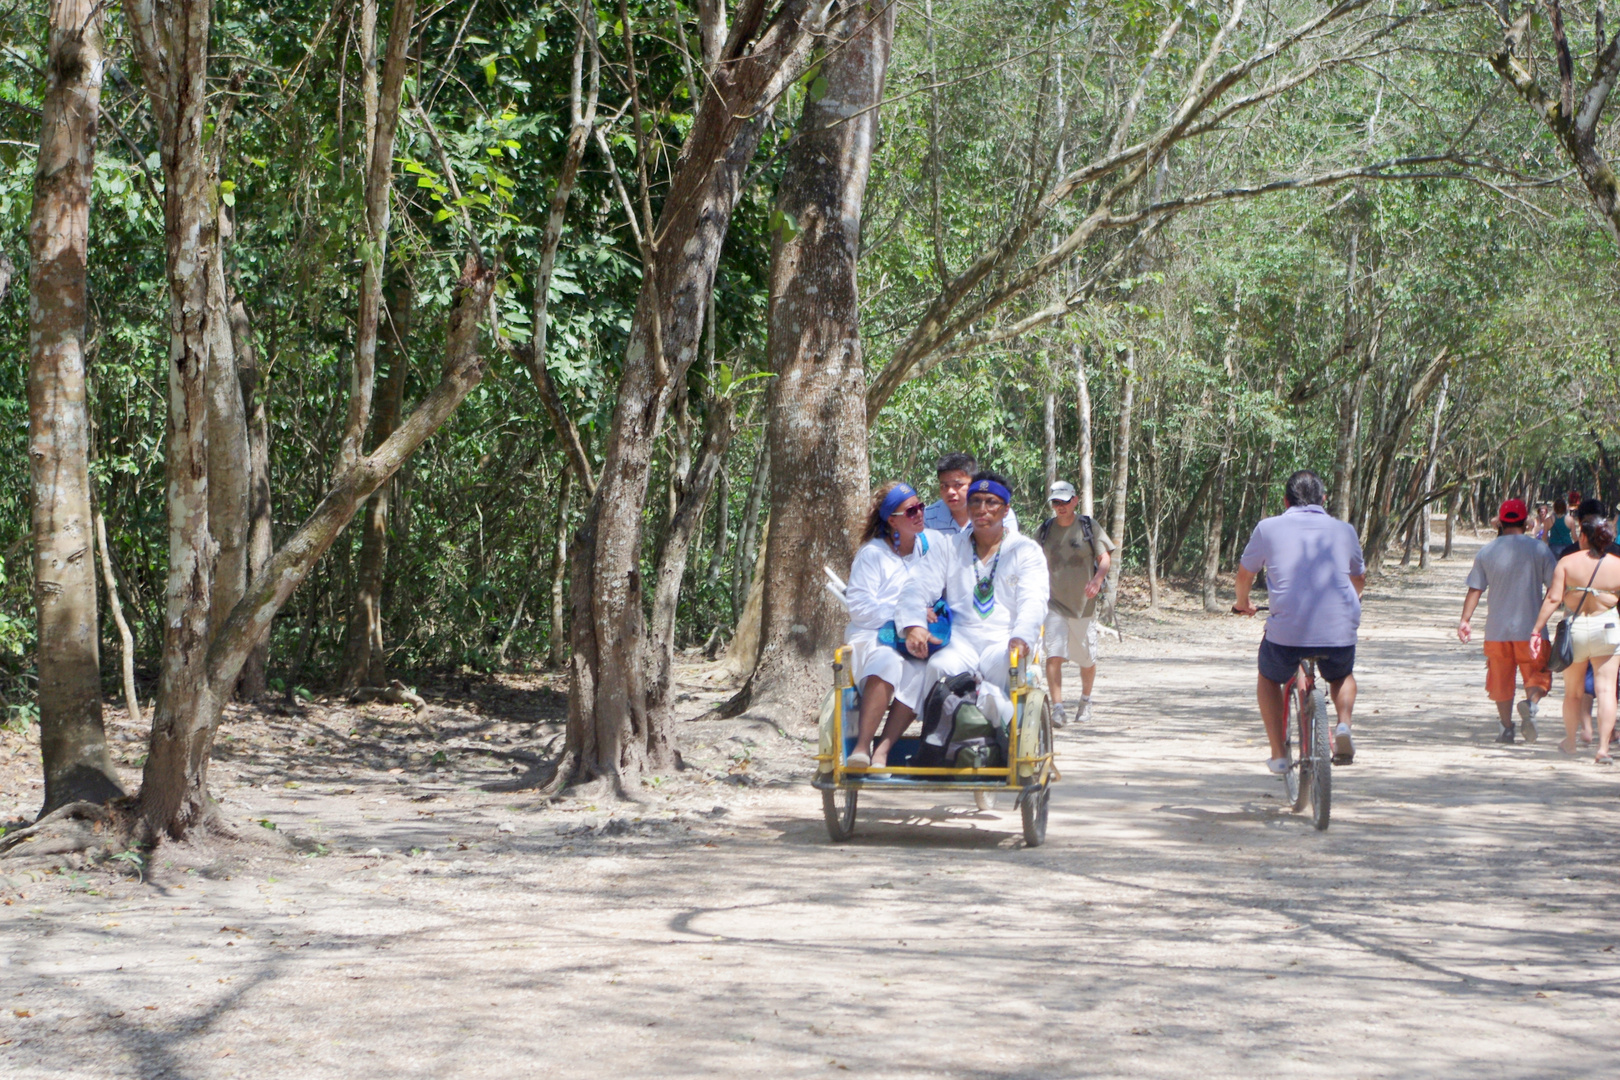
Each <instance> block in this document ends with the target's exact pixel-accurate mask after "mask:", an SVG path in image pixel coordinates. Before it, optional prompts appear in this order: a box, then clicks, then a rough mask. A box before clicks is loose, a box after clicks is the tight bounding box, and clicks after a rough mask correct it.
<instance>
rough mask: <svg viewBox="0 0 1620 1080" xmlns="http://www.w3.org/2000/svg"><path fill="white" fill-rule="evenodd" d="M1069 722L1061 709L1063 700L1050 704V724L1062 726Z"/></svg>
mask: <svg viewBox="0 0 1620 1080" xmlns="http://www.w3.org/2000/svg"><path fill="white" fill-rule="evenodd" d="M1068 722H1069V717H1068V714H1067V713H1065V712H1064V711H1063V702H1061V701H1060V702H1058V703H1057V704H1055V705H1053V706H1052V726H1053V727H1062V726H1063V725H1064V724H1067V723H1068Z"/></svg>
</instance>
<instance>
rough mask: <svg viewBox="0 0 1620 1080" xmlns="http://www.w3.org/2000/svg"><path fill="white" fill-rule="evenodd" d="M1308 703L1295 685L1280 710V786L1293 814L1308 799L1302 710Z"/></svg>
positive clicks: (1303, 712) (1304, 695)
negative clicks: (1282, 769) (1282, 712)
mask: <svg viewBox="0 0 1620 1080" xmlns="http://www.w3.org/2000/svg"><path fill="white" fill-rule="evenodd" d="M1309 701H1310V698H1309V697H1308V696H1307V695H1306V694H1304V693H1303V692H1301V690H1300V688H1299V685H1298V684H1297V683H1296V684H1295V685H1294V688H1293V691H1292V692H1291V693H1289V694H1288V695H1286V696H1285V697H1284V698H1283V708H1284V709H1285V710H1286V711H1287V715H1285V716H1284V717H1283V757H1285V758H1286V759H1287V761H1288V767H1287V770H1286V771H1285V772H1284V773H1283V786H1284V787H1285V788H1286V789H1287V791H1288V804H1289V807H1290V808H1291V809H1293V810H1294V811H1296V812H1297V811H1299V810H1303V809H1304V808H1305V800H1306V799H1307V798H1309V797H1310V783H1309V780H1310V758H1309V755H1307V754H1306V753H1305V745H1304V725H1305V719H1306V718H1305V710H1306V709H1307V708H1309Z"/></svg>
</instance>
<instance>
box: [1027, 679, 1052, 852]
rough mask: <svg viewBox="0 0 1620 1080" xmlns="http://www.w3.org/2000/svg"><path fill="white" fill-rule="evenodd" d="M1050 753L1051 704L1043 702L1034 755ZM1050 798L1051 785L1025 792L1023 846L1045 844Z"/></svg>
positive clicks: (1041, 755) (1043, 785)
mask: <svg viewBox="0 0 1620 1080" xmlns="http://www.w3.org/2000/svg"><path fill="white" fill-rule="evenodd" d="M1051 752H1052V703H1051V702H1049V701H1048V702H1045V703H1043V704H1042V706H1041V737H1040V743H1039V745H1038V746H1037V747H1036V755H1037V756H1039V757H1044V756H1045V755H1047V754H1050V753H1051ZM1051 798H1052V785H1051V784H1050V783H1046V784H1042V785H1041V786H1040V787H1039V788H1038V789H1035V790H1032V791H1026V792H1025V793H1024V801H1023V804H1022V809H1023V812H1024V846H1025V847H1040V846H1041V845H1042V844H1044V843H1046V811H1047V804H1048V802H1049V801H1050V800H1051Z"/></svg>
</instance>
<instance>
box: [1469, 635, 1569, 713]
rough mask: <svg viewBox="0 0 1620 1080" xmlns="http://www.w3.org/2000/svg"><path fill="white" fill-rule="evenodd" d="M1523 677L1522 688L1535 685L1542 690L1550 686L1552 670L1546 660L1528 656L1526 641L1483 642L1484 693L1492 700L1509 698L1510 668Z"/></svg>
mask: <svg viewBox="0 0 1620 1080" xmlns="http://www.w3.org/2000/svg"><path fill="white" fill-rule="evenodd" d="M1515 668H1517V669H1518V672H1519V674H1520V675H1521V676H1522V677H1523V678H1524V688H1525V689H1526V690H1528V689H1530V688H1531V687H1532V686H1534V687H1537V688H1538V689H1540V690H1541V691H1542V692H1543V693H1545V692H1546V691H1548V690H1551V689H1552V673H1551V672H1549V671H1548V670H1547V659H1546V657H1542V658H1541V659H1540V660H1535V659H1532V658H1531V656H1530V643H1529V642H1528V641H1487V642H1486V643H1485V695H1486V696H1487V697H1489V698H1490V699H1491V700H1492V701H1512V700H1513V671H1514V669H1515Z"/></svg>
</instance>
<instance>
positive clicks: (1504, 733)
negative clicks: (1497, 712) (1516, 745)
mask: <svg viewBox="0 0 1620 1080" xmlns="http://www.w3.org/2000/svg"><path fill="white" fill-rule="evenodd" d="M1496 741H1497V742H1499V743H1507V744H1508V745H1509V746H1512V745H1513V725H1512V724H1503V725H1502V730H1501V731H1500V732H1498V733H1497V736H1496Z"/></svg>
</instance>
